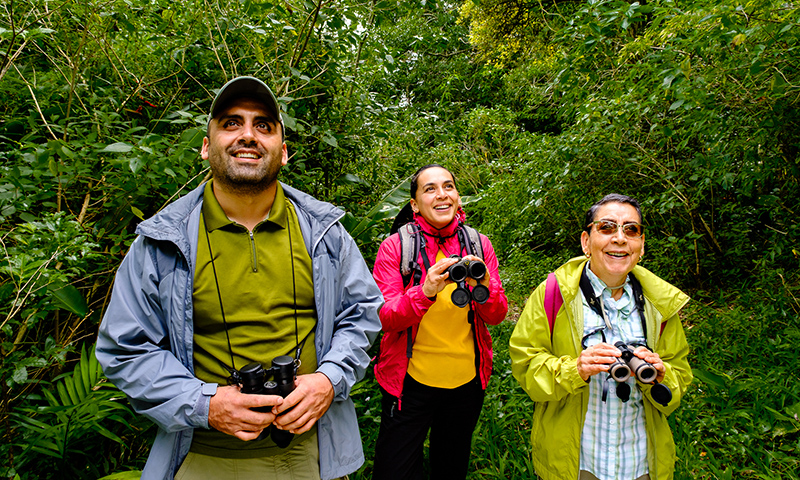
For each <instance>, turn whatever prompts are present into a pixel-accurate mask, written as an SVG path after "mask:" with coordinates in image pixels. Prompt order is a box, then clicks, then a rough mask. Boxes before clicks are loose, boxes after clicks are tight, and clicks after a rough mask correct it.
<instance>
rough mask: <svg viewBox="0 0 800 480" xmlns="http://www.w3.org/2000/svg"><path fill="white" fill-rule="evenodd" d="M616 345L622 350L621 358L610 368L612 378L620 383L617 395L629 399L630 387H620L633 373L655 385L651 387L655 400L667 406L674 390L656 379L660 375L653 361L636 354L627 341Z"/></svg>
mask: <svg viewBox="0 0 800 480" xmlns="http://www.w3.org/2000/svg"><path fill="white" fill-rule="evenodd" d="M614 346H615V347H617V348H618V349H619V351H620V352H622V356H621V358H617V359H616V360H615V361H614V363H612V364H611V365H610V366H609V369H608V373H609V375H610V376H611V378H613V379H614V380H616V381H617V382H618V383H619V384H620V385H619V386H618V387H617V396H619V397H620V399H621V400H622V401H623V402H624V401H627V400H628V397H629V396H630V388H628V390H627V391H626V390H625V389H624V388H622V389H621V391H620V388H619V387H621V386H622V384H623V382H625V381H626V380H627V379H628V378H630V377H631V375H633V376H635V377H636V379H637V380H639V381H640V382H642V383H649V384H652V385H653V386H652V387H651V389H650V394H651V395H652V397H653V400H655V401H656V402H658V403H659V404H661V405H663V406H667V404H669V402H670V401H671V400H672V392H671V391H670V389H669V387H667V386H666V385H664V384H662V383H658V382H657V381H656V377H658V371H657V370H656V367H654V366H653V364H652V363H650V362H647V361H645V360H642V359H641V358H639V357H637V356H636V355H634V353H633V348H631V346H630V345H628V344H626V343H625V342H616V343H615V344H614ZM626 386H627V385H626Z"/></svg>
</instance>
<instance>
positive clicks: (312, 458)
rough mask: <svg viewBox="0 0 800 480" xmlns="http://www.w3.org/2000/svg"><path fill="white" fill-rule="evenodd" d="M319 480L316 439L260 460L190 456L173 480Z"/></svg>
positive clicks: (190, 454) (315, 437) (193, 454)
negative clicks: (222, 479)
mask: <svg viewBox="0 0 800 480" xmlns="http://www.w3.org/2000/svg"><path fill="white" fill-rule="evenodd" d="M221 478H224V479H226V480H257V479H270V480H272V479H275V480H320V477H319V447H318V445H317V435H316V434H314V435H313V436H311V437H309V438H308V440H305V441H304V442H301V443H299V444H297V445H295V446H294V447H292V448H291V449H289V450H287V451H286V452H284V453H281V454H280V455H273V456H270V457H260V458H244V459H238V458H220V457H211V456H208V455H200V454H198V453H191V452H189V455H188V456H187V457H186V459H185V460H184V461H183V464H181V468H180V469H179V470H178V473H177V474H176V475H175V480H219V479H221Z"/></svg>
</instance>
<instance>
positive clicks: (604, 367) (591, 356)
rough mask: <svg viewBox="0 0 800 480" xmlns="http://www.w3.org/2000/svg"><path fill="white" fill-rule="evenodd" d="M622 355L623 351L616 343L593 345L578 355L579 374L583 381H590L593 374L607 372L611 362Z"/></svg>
mask: <svg viewBox="0 0 800 480" xmlns="http://www.w3.org/2000/svg"><path fill="white" fill-rule="evenodd" d="M620 355H621V352H620V351H619V349H618V348H617V347H615V346H614V345H610V344H608V343H598V344H597V345H592V346H591V347H588V348H587V349H586V350H584V351H582V352H581V354H580V356H579V357H578V374H579V375H580V376H581V378H582V379H583V381H585V382H588V381H589V378H590V377H592V376H593V375H597V374H598V373H602V372H607V371H608V366H609V364H611V363H614V359H615V358H617V357H619V356H620Z"/></svg>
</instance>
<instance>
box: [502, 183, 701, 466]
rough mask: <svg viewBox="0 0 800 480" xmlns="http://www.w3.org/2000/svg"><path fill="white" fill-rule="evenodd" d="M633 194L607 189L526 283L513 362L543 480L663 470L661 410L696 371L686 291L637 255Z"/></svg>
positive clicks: (668, 439)
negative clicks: (570, 244)
mask: <svg viewBox="0 0 800 480" xmlns="http://www.w3.org/2000/svg"><path fill="white" fill-rule="evenodd" d="M642 223H643V221H642V213H641V208H640V207H639V203H638V202H637V201H636V200H635V199H633V198H631V197H628V196H625V195H617V194H611V195H607V196H606V197H604V198H603V199H602V200H600V201H599V202H597V203H596V204H595V205H593V206H592V207H591V208H590V209H589V211H588V212H587V213H586V220H585V221H584V231H583V232H582V233H581V247H582V249H583V253H584V255H585V256H584V257H578V258H573V259H572V260H570V261H568V262H567V263H566V264H564V265H562V266H561V267H560V268H558V269H557V270H556V271H555V272H554V273H553V274H550V276H549V277H548V280H546V281H545V282H542V284H541V285H539V287H538V288H536V290H535V291H534V292H533V294H531V296H530V298H529V299H528V302H527V304H526V305H525V309H524V311H523V313H522V315H521V316H520V319H519V321H518V323H517V326H516V327H515V329H514V333H513V334H512V336H511V341H510V353H511V360H512V367H511V371H512V373H513V374H514V377H515V378H516V379H517V380H518V381H519V382H520V384H521V385H522V388H523V389H524V390H525V391H526V392H527V393H528V395H530V397H531V398H532V399H533V400H534V402H536V407H535V409H534V412H533V428H532V432H531V441H532V443H533V464H534V467H535V469H536V473H537V475H539V477H541V478H542V479H544V480H557V479H564V480H575V479H580V480H585V479H586V480H597V479H599V480H641V479H647V480H650V479H652V480H667V479H671V478H672V477H673V471H674V465H675V444H674V442H673V440H672V433H671V431H670V428H669V425H668V423H667V416H668V415H669V414H670V413H672V412H673V411H674V410H675V409H676V408H677V407H678V405H679V403H680V400H681V397H682V396H683V393H684V392H685V391H686V387H687V386H688V385H689V383H690V382H691V380H692V372H691V368H690V367H689V364H688V362H687V360H686V356H687V354H688V353H689V346H688V344H687V343H686V337H685V335H684V332H683V327H682V326H681V321H680V319H679V318H678V311H679V310H680V309H681V308H683V306H684V305H686V303H687V302H688V301H689V297H687V296H686V295H685V294H684V293H683V292H681V291H680V290H678V289H677V288H675V287H674V286H672V285H670V284H669V283H667V282H665V281H664V280H661V279H660V278H658V277H657V276H656V275H654V274H653V273H651V272H649V271H648V270H646V269H645V268H643V267H641V266H637V263H639V260H640V259H641V257H642V255H643V253H644V225H642Z"/></svg>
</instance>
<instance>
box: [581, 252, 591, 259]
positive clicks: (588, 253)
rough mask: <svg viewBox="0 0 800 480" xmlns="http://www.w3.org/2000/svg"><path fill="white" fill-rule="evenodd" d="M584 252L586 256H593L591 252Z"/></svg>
mask: <svg viewBox="0 0 800 480" xmlns="http://www.w3.org/2000/svg"><path fill="white" fill-rule="evenodd" d="M583 254H584V255H585V256H586V258H592V253H591V252H584V253H583Z"/></svg>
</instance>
